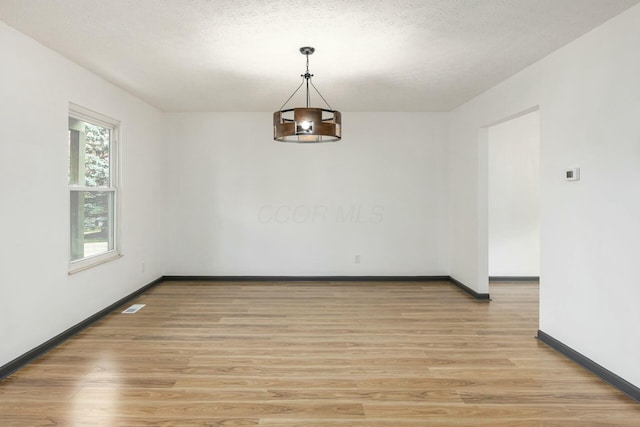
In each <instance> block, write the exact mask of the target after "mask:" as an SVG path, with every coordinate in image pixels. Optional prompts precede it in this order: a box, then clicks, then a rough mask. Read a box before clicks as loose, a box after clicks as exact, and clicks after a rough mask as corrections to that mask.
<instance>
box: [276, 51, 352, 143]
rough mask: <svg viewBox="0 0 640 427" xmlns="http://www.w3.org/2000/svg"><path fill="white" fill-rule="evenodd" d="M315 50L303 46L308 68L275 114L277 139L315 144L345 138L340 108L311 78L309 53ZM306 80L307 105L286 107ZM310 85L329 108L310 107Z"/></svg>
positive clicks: (302, 52)
mask: <svg viewBox="0 0 640 427" xmlns="http://www.w3.org/2000/svg"><path fill="white" fill-rule="evenodd" d="M313 52H315V49H314V48H312V47H308V46H306V47H301V48H300V53H301V54H303V55H305V56H306V57H307V71H306V72H305V73H304V74H301V75H300V77H302V83H300V86H298V88H297V89H296V90H295V91H294V92H293V93H292V94H291V96H290V97H289V98H288V99H287V100H286V101H285V103H284V104H282V107H280V110H279V111H276V112H275V113H273V139H274V140H275V141H281V142H299V143H313V142H332V141H340V139H341V138H342V115H341V114H340V112H339V111H336V110H334V109H333V108H331V105H329V103H328V102H327V100H326V99H324V97H323V96H322V94H321V93H320V92H319V91H318V89H317V88H316V87H315V85H314V84H313V82H312V81H311V77H313V74H310V73H309V55H312V54H313ZM305 83H306V95H307V96H306V100H307V106H306V107H304V108H303V107H298V108H289V109H284V107H285V106H286V105H287V103H288V102H289V101H290V100H291V98H293V96H294V95H295V94H296V93H298V91H299V90H300V88H301V87H302V86H303V85H304V84H305ZM309 85H311V87H312V88H313V89H314V90H315V91H316V93H317V94H318V95H319V96H320V98H322V101H324V103H325V104H326V105H327V107H329V108H328V109H327V108H315V107H310V106H309V104H310V103H311V95H310V93H309Z"/></svg>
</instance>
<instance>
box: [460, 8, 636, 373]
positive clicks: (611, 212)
mask: <svg viewBox="0 0 640 427" xmlns="http://www.w3.org/2000/svg"><path fill="white" fill-rule="evenodd" d="M638 46H640V6H635V7H633V8H632V9H630V10H628V11H627V12H625V13H623V14H622V15H619V16H618V17H616V18H614V19H612V20H611V21H609V22H607V23H605V24H604V25H602V26H600V27H598V28H596V29H595V30H593V31H591V32H590V33H588V34H586V35H585V36H583V37H581V38H580V39H578V40H576V41H574V42H573V43H570V44H569V45H567V46H565V47H564V48H562V49H560V50H558V51H556V52H555V53H553V54H551V55H549V56H548V57H546V58H544V59H543V60H541V61H540V62H538V63H536V64H534V65H532V66H530V67H528V68H527V69H525V70H523V71H522V72H520V73H519V74H517V75H515V76H514V77H512V78H510V79H508V80H506V81H505V82H503V83H501V84H500V85H498V86H496V87H495V88H493V89H491V90H489V91H487V92H485V93H484V94H482V95H481V96H479V97H477V98H475V99H473V100H471V101H470V102H468V103H466V104H464V105H463V106H461V107H459V108H458V109H456V110H455V111H453V112H452V113H451V117H450V133H449V135H450V138H449V144H450V151H449V158H450V160H451V162H450V191H451V194H452V198H451V202H452V204H451V207H452V213H453V216H452V231H453V232H452V239H453V240H452V264H451V274H452V275H453V276H454V277H456V278H458V279H459V280H461V281H463V282H464V283H465V284H467V285H468V286H470V287H472V288H474V289H476V290H478V291H484V290H486V289H487V287H486V286H487V284H486V279H484V277H486V271H482V265H483V264H485V265H486V260H487V254H486V251H485V252H483V248H486V240H485V241H483V239H486V229H483V220H482V219H483V217H486V211H487V198H486V193H485V190H486V181H487V177H486V167H487V165H486V158H487V152H486V150H487V138H486V132H485V131H484V130H483V127H484V126H487V125H488V124H491V123H494V122H496V121H498V120H502V119H504V118H506V117H508V116H510V115H513V114H516V113H518V112H521V111H525V110H527V109H530V108H532V107H535V106H539V107H540V125H541V147H540V153H541V155H540V156H541V157H540V171H541V189H540V193H541V241H540V244H541V271H540V275H541V285H540V298H541V301H540V329H541V330H542V331H544V332H546V333H547V334H550V335H551V336H553V337H554V338H556V339H558V340H560V341H562V342H563V343H565V344H567V345H568V346H570V347H572V348H573V349H575V350H576V351H579V352H580V353H582V354H584V355H585V356H587V357H589V358H591V359H592V360H594V361H595V362H597V363H599V364H601V365H603V366H604V367H605V368H607V369H609V370H611V371H613V372H614V373H616V374H618V375H620V376H622V377H623V378H625V379H626V380H628V381H630V382H632V383H634V384H635V385H637V386H640V370H638V368H637V361H638V360H640V340H639V339H637V337H638V325H639V324H640V310H638V307H637V302H638V301H640V286H638V274H637V257H638V255H637V254H638V253H639V251H640V247H639V242H640V221H639V220H638V218H640V197H638V196H637V194H638V191H637V189H638V188H639V187H640V120H638V118H639V117H640V84H638V76H639V75H640V55H636V54H634V52H637V50H638ZM576 166H577V167H581V173H582V180H581V181H579V182H567V181H565V180H564V170H565V168H570V167H576Z"/></svg>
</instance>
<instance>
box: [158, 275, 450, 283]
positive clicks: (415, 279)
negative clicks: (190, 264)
mask: <svg viewBox="0 0 640 427" xmlns="http://www.w3.org/2000/svg"><path fill="white" fill-rule="evenodd" d="M163 279H164V280H173V281H187V282H191V281H205V282H206V281H222V282H320V281H322V282H447V281H448V280H449V276H164V277H163Z"/></svg>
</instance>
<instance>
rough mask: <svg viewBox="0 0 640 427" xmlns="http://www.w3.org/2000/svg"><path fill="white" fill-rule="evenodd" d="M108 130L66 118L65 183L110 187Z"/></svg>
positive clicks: (109, 139) (109, 134)
mask: <svg viewBox="0 0 640 427" xmlns="http://www.w3.org/2000/svg"><path fill="white" fill-rule="evenodd" d="M110 144H111V129H109V128H105V127H103V126H97V125H93V124H91V123H87V122H83V121H82V120H79V119H74V118H73V117H70V118H69V184H71V185H79V186H85V187H110V186H111V177H110V172H111V167H110V166H111V163H110V162H111V159H110Z"/></svg>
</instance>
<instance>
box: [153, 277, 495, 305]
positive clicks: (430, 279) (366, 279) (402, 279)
mask: <svg viewBox="0 0 640 427" xmlns="http://www.w3.org/2000/svg"><path fill="white" fill-rule="evenodd" d="M164 280H173V281H186V282H195V281H225V282H227V281H228V282H232V281H242V282H252V281H253V282H263V281H264V282H317V281H330V282H449V283H451V284H453V285H455V286H457V287H458V288H460V289H461V290H463V291H464V292H466V293H467V294H469V295H471V296H472V297H474V298H475V299H478V300H483V301H490V300H491V298H490V297H489V294H485V293H478V292H476V291H474V290H473V289H471V288H470V287H468V286H467V285H465V284H464V283H462V282H460V281H458V280H456V279H454V278H453V277H451V276H164Z"/></svg>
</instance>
